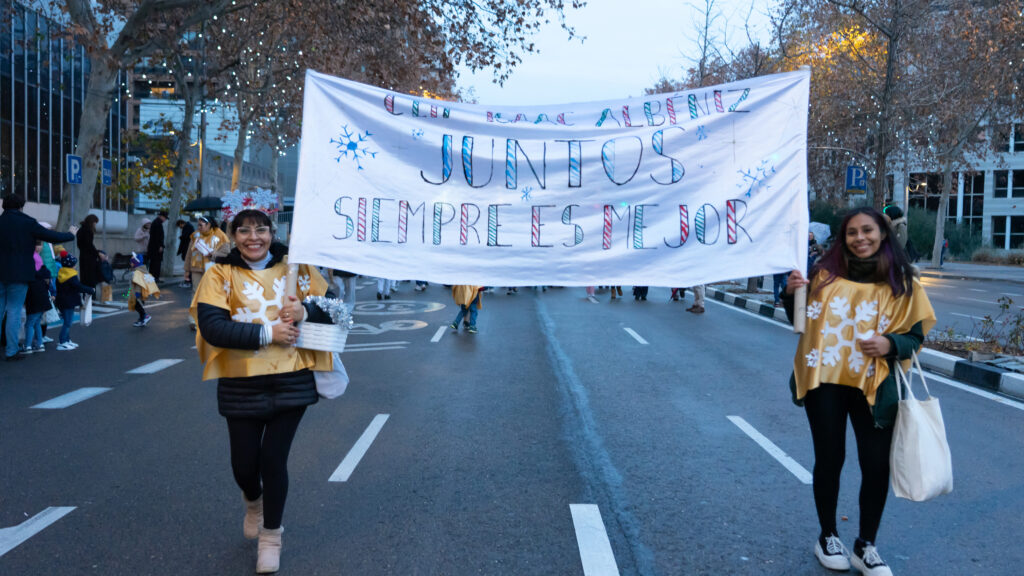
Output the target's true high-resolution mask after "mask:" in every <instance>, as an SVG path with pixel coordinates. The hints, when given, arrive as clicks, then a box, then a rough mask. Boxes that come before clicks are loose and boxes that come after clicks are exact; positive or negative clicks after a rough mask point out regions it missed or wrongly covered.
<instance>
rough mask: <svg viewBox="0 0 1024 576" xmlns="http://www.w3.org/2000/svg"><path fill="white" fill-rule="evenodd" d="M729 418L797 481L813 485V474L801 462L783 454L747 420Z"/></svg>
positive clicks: (736, 417) (735, 417)
mask: <svg viewBox="0 0 1024 576" xmlns="http://www.w3.org/2000/svg"><path fill="white" fill-rule="evenodd" d="M728 418H729V420H731V421H732V423H733V424H735V425H736V427H737V428H739V429H740V430H743V432H744V433H745V434H746V435H747V436H750V438H751V439H752V440H753V441H754V442H757V444H758V445H759V446H761V448H764V451H765V452H767V453H768V454H770V455H771V457H772V458H775V459H776V460H778V462H779V464H782V465H783V466H785V467H786V470H789V471H790V472H792V473H793V476H796V478H797V480H799V481H801V482H803V483H804V484H810V483H811V481H812V480H813V478H812V476H811V473H810V472H808V471H807V469H806V468H804V467H803V466H801V465H800V463H799V462H797V461H796V460H793V459H792V458H791V457H790V456H789V455H788V454H786V453H785V452H783V451H782V449H781V448H779V447H778V446H776V445H775V443H773V442H772V441H771V440H769V439H768V438H766V437H765V436H764V434H761V433H760V432H758V431H757V429H756V428H754V427H753V426H751V425H750V424H748V423H747V421H746V420H744V419H743V418H740V417H739V416H728Z"/></svg>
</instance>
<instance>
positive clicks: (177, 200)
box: [160, 88, 196, 278]
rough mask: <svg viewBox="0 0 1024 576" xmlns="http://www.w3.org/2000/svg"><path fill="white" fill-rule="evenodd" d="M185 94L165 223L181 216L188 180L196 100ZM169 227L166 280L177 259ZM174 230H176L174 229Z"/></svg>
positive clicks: (162, 269)
mask: <svg viewBox="0 0 1024 576" xmlns="http://www.w3.org/2000/svg"><path fill="white" fill-rule="evenodd" d="M184 94H185V118H184V119H183V120H182V123H181V132H179V133H178V142H177V146H176V148H177V149H176V150H175V154H176V155H177V159H176V160H175V163H174V174H173V175H172V176H171V200H170V205H169V206H168V208H167V212H168V217H167V222H168V223H170V222H174V223H177V222H178V218H179V217H180V215H181V204H182V203H181V201H182V197H183V196H184V190H185V181H186V180H187V179H188V164H189V160H190V159H191V157H192V146H191V141H192V125H193V120H194V118H195V114H196V98H195V96H196V95H195V93H194V92H193V89H192V88H186V89H185V90H184ZM170 230H172V229H171V228H170V226H168V227H167V230H165V231H164V232H165V234H164V255H165V257H164V260H163V264H162V265H161V267H160V274H161V276H163V277H165V278H168V277H170V276H172V275H173V274H174V263H175V261H176V259H177V249H176V248H175V242H176V241H177V239H178V234H177V233H174V234H171V233H169V232H170ZM174 230H176V228H175V229H174ZM170 254H174V255H175V256H174V257H170V258H168V257H166V256H167V255H170Z"/></svg>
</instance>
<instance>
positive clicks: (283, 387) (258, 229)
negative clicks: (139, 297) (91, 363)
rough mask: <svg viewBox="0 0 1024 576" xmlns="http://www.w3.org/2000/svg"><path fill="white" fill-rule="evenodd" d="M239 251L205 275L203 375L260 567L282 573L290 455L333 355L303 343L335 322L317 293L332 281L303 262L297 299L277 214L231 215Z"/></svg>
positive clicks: (195, 308)
mask: <svg viewBox="0 0 1024 576" xmlns="http://www.w3.org/2000/svg"><path fill="white" fill-rule="evenodd" d="M231 235H232V237H233V239H234V241H235V246H236V247H235V248H234V249H233V250H231V252H230V253H229V254H228V255H227V256H225V257H222V258H218V259H217V260H216V263H215V264H214V265H213V266H212V267H210V268H209V269H208V270H206V272H205V273H204V274H203V277H202V282H200V283H197V284H198V289H197V290H196V295H195V297H194V298H193V300H192V315H193V316H194V317H195V318H196V320H197V322H198V324H199V333H198V335H197V337H196V347H197V349H198V350H199V357H200V360H201V361H202V362H203V379H204V380H210V379H214V378H216V379H218V380H217V407H218V410H219V412H220V414H221V415H222V416H224V417H225V418H226V419H227V424H228V437H229V442H230V446H231V469H232V471H233V472H234V477H235V482H237V483H238V486H239V488H241V489H242V495H243V498H244V501H245V502H244V503H245V520H244V522H243V534H244V535H245V537H246V538H249V539H253V538H259V544H258V559H257V563H256V572H257V573H260V574H267V573H271V572H277V570H278V566H279V563H280V553H281V533H282V532H283V529H282V527H281V518H282V516H283V514H284V503H285V498H286V496H287V493H288V453H289V451H290V449H291V444H292V439H293V438H294V437H295V431H296V430H297V429H298V427H299V422H300V421H301V420H302V416H303V414H305V411H306V407H307V406H309V405H310V404H314V403H315V402H316V401H317V392H316V384H315V382H314V380H313V372H312V371H313V370H329V369H330V368H331V355H330V354H329V353H327V352H316V351H313V350H306V349H300V348H296V347H295V341H296V338H297V337H298V334H299V329H298V328H297V324H299V323H300V322H303V321H306V320H316V321H323V322H330V319H329V318H327V317H326V315H325V314H323V313H322V312H320V310H319V308H317V307H316V306H312V305H306V306H303V305H302V304H301V300H302V299H303V298H305V297H306V296H307V295H324V294H325V292H326V289H327V283H326V282H325V281H324V279H323V278H322V277H321V276H320V274H319V273H318V272H317V271H316V269H315V268H313V267H310V266H305V265H301V266H299V274H298V291H297V296H298V297H296V296H287V295H286V294H285V291H286V276H287V273H288V266H287V256H286V255H287V252H288V248H287V247H286V246H284V245H282V244H278V243H275V242H274V235H273V226H272V224H271V221H270V217H269V216H267V215H266V214H264V213H263V212H260V211H258V210H243V211H241V212H239V213H238V214H237V215H236V216H235V218H234V220H233V221H232V222H231Z"/></svg>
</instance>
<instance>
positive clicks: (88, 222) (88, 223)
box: [80, 214, 100, 232]
mask: <svg viewBox="0 0 1024 576" xmlns="http://www.w3.org/2000/svg"><path fill="white" fill-rule="evenodd" d="M99 221H100V217H99V216H97V215H95V214H89V215H88V216H86V217H85V220H82V225H81V226H80V228H88V229H89V232H95V231H96V224H97V223H98V222H99Z"/></svg>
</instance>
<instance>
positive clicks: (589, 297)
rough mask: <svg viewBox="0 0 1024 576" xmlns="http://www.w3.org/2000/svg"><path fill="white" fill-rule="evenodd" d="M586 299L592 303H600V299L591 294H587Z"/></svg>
mask: <svg viewBox="0 0 1024 576" xmlns="http://www.w3.org/2000/svg"><path fill="white" fill-rule="evenodd" d="M587 300H590V301H591V302H592V303H594V304H600V303H601V301H600V300H598V299H597V298H595V297H593V296H587Z"/></svg>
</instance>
